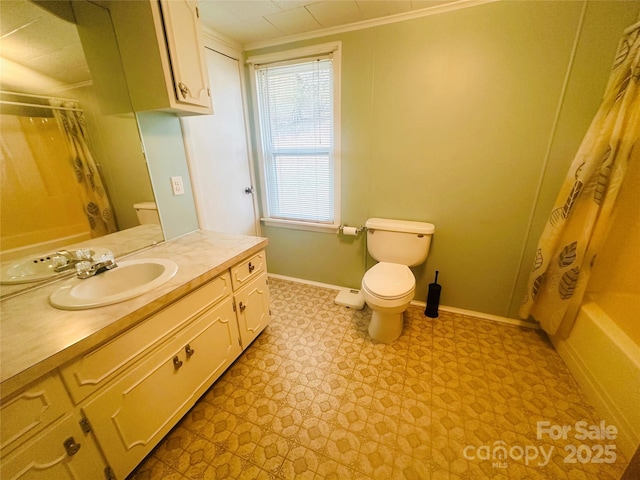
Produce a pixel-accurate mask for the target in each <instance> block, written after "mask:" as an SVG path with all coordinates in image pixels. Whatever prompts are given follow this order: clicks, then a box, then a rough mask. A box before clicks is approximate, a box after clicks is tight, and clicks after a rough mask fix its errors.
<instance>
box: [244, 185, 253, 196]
mask: <svg viewBox="0 0 640 480" xmlns="http://www.w3.org/2000/svg"><path fill="white" fill-rule="evenodd" d="M244 193H246V194H247V195H251V194H252V193H253V187H247V188H245V189H244Z"/></svg>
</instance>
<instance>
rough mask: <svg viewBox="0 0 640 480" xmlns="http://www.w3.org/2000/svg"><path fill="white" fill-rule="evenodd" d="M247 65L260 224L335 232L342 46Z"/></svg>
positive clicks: (262, 58) (302, 52) (264, 59)
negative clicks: (250, 80)
mask: <svg viewBox="0 0 640 480" xmlns="http://www.w3.org/2000/svg"><path fill="white" fill-rule="evenodd" d="M322 47H324V48H322ZM249 62H250V63H253V64H254V68H255V79H254V80H255V82H254V87H255V88H254V91H255V96H256V100H257V101H256V104H257V113H258V114H257V119H258V123H259V126H258V128H257V129H256V130H258V131H259V136H260V147H261V152H260V153H261V173H262V182H263V184H262V187H263V188H262V191H263V208H264V210H265V217H266V218H264V219H263V220H265V221H266V223H267V224H269V222H273V223H277V224H280V225H282V224H285V225H286V224H288V225H295V226H297V227H304V226H305V225H306V226H307V227H315V228H322V227H325V228H335V227H336V226H337V225H339V223H340V219H339V211H340V210H339V207H340V205H339V204H340V201H339V185H340V184H339V167H340V162H339V156H338V153H337V152H339V148H338V145H339V142H338V137H339V136H338V135H336V132H337V131H339V129H338V128H337V126H338V125H339V111H338V105H339V82H338V81H337V78H338V74H337V72H338V71H339V64H338V63H339V44H330V45H324V46H319V47H312V49H311V51H310V50H309V49H302V50H297V51H295V52H290V53H289V54H288V55H287V54H286V53H285V54H284V55H268V56H262V57H254V58H253V59H249ZM337 86H338V88H337Z"/></svg>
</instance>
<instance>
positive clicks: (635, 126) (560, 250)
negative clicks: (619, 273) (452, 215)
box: [520, 24, 640, 337]
mask: <svg viewBox="0 0 640 480" xmlns="http://www.w3.org/2000/svg"><path fill="white" fill-rule="evenodd" d="M639 84H640V24H636V25H634V26H633V27H631V28H630V29H628V30H627V31H626V34H625V36H624V37H623V38H622V40H621V42H620V46H619V48H618V52H617V54H616V58H615V61H614V65H613V68H612V72H611V76H610V78H609V83H608V85H607V88H606V90H605V94H604V98H603V102H602V105H601V107H600V109H599V110H598V112H597V114H596V116H595V118H594V120H593V122H592V123H591V126H590V127H589V130H588V131H587V134H586V135H585V138H584V139H583V141H582V144H581V145H580V148H579V149H578V152H577V154H576V157H575V159H574V161H573V163H572V165H571V167H570V169H569V172H568V174H567V176H566V178H565V180H564V183H563V184H562V187H561V189H560V193H559V195H558V197H557V199H556V202H555V204H554V207H553V210H552V212H551V215H550V217H549V219H548V221H547V223H546V225H545V229H544V231H543V233H542V236H541V238H540V241H539V243H538V249H537V251H536V256H535V260H534V265H533V271H532V272H531V275H530V277H529V282H528V285H527V293H526V295H525V299H524V303H523V305H522V306H521V308H520V316H521V317H522V318H528V317H529V316H532V317H533V318H534V319H535V320H536V321H538V322H539V323H540V324H541V326H542V328H543V329H544V330H545V331H546V332H548V333H549V334H557V335H559V336H561V337H566V336H567V335H568V334H569V332H570V331H571V327H572V326H573V322H574V321H575V317H576V316H577V313H578V310H579V308H580V304H581V303H582V299H583V296H584V292H585V289H586V286H587V282H588V280H589V276H590V274H591V267H592V265H593V262H594V259H595V257H596V254H597V252H598V250H599V249H600V247H601V245H602V244H603V242H604V240H605V238H606V234H607V233H608V231H609V227H610V225H611V223H612V220H613V219H612V212H613V208H614V205H615V202H616V198H617V196H618V191H619V190H620V186H621V184H622V181H623V179H624V176H625V173H626V171H627V166H628V163H629V162H630V161H636V162H637V161H640V142H639V138H640V90H639V88H640V85H639Z"/></svg>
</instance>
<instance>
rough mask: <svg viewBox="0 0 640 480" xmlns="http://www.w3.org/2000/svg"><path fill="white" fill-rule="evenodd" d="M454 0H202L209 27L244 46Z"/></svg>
mask: <svg viewBox="0 0 640 480" xmlns="http://www.w3.org/2000/svg"><path fill="white" fill-rule="evenodd" d="M454 1H455V0H200V2H199V3H200V17H201V21H202V23H203V25H204V26H205V27H206V28H209V29H212V30H215V31H217V32H219V33H221V34H223V35H225V36H226V37H229V38H231V39H233V40H235V41H236V42H238V43H240V44H241V45H244V46H247V45H248V44H258V43H261V42H267V41H273V40H274V39H277V38H281V37H288V36H292V35H300V34H309V33H311V32H319V31H321V30H324V29H327V28H332V27H342V26H344V25H349V24H353V23H357V22H363V21H367V20H373V19H378V18H382V17H389V16H391V15H398V14H403V13H408V12H411V11H415V10H424V9H427V8H432V7H436V6H438V5H442V4H445V3H454Z"/></svg>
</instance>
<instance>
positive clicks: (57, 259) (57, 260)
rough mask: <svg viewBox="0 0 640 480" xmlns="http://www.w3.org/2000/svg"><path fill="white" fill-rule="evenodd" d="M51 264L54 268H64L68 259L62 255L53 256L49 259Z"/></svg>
mask: <svg viewBox="0 0 640 480" xmlns="http://www.w3.org/2000/svg"><path fill="white" fill-rule="evenodd" d="M51 262H53V266H54V267H56V268H57V267H65V266H67V265H68V264H69V259H68V258H67V257H65V256H64V255H54V256H53V257H51Z"/></svg>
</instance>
